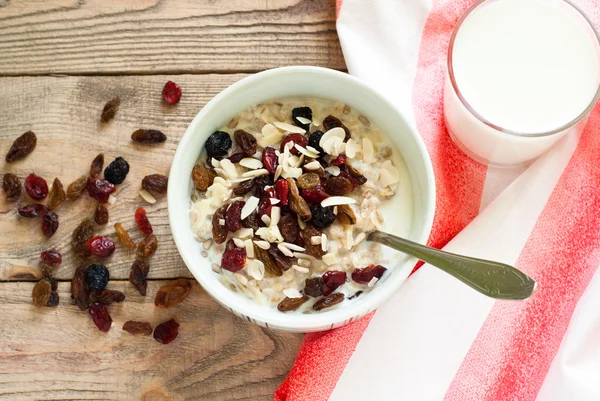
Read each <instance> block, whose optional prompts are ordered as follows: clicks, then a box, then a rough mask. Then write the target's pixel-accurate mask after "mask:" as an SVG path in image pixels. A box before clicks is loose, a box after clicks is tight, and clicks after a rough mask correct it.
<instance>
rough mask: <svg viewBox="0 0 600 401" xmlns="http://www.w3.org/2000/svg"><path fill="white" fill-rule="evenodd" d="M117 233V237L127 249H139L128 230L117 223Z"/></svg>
mask: <svg viewBox="0 0 600 401" xmlns="http://www.w3.org/2000/svg"><path fill="white" fill-rule="evenodd" d="M115 231H116V233H117V236H118V237H119V241H121V243H122V244H123V245H125V246H126V247H127V248H131V249H135V248H136V247H137V245H136V244H135V242H133V240H132V239H131V237H130V236H129V233H128V232H127V230H125V228H124V227H123V224H121V223H115Z"/></svg>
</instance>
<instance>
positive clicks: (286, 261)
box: [268, 246, 292, 272]
mask: <svg viewBox="0 0 600 401" xmlns="http://www.w3.org/2000/svg"><path fill="white" fill-rule="evenodd" d="M268 252H269V254H270V255H271V257H272V258H273V261H274V262H275V264H276V265H277V267H278V268H279V270H281V271H282V272H284V271H288V270H290V268H291V267H292V258H289V257H287V256H285V255H284V254H283V253H282V252H281V251H280V250H279V249H277V248H275V247H274V246H272V247H270V248H269V250H268Z"/></svg>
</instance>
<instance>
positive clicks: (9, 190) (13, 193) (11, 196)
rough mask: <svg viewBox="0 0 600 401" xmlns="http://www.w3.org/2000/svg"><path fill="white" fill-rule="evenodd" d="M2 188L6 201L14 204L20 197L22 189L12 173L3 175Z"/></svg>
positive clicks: (17, 178)
mask: <svg viewBox="0 0 600 401" xmlns="http://www.w3.org/2000/svg"><path fill="white" fill-rule="evenodd" d="M2 188H3V189H4V192H5V193H6V200H8V201H11V202H14V201H16V200H17V199H19V198H20V197H21V192H22V187H21V181H19V177H17V176H16V175H14V174H12V173H6V174H4V178H3V180H2Z"/></svg>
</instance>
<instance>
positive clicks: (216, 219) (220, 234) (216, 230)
mask: <svg viewBox="0 0 600 401" xmlns="http://www.w3.org/2000/svg"><path fill="white" fill-rule="evenodd" d="M228 207H229V205H223V206H221V207H220V208H218V209H217V211H216V212H215V214H214V215H213V218H212V235H213V241H215V242H216V243H217V244H222V243H223V242H225V240H226V239H227V233H228V232H229V231H228V230H227V226H226V225H225V223H223V224H221V221H223V222H224V221H225V214H226V213H227V208H228Z"/></svg>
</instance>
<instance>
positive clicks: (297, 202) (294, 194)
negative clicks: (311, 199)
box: [287, 178, 312, 221]
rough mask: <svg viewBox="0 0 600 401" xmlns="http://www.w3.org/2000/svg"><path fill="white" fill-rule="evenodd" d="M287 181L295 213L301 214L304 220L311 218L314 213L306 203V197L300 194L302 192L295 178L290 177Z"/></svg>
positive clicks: (290, 202) (290, 203)
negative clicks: (299, 190)
mask: <svg viewBox="0 0 600 401" xmlns="http://www.w3.org/2000/svg"><path fill="white" fill-rule="evenodd" d="M287 182H288V185H289V187H290V195H289V205H290V209H292V211H293V212H294V213H296V214H297V215H298V216H300V218H301V219H302V220H304V221H308V220H310V218H311V217H312V214H311V213H310V208H309V207H308V204H307V203H306V201H305V200H304V198H302V197H301V196H300V193H299V192H298V187H297V186H296V181H294V179H293V178H288V179H287Z"/></svg>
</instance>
